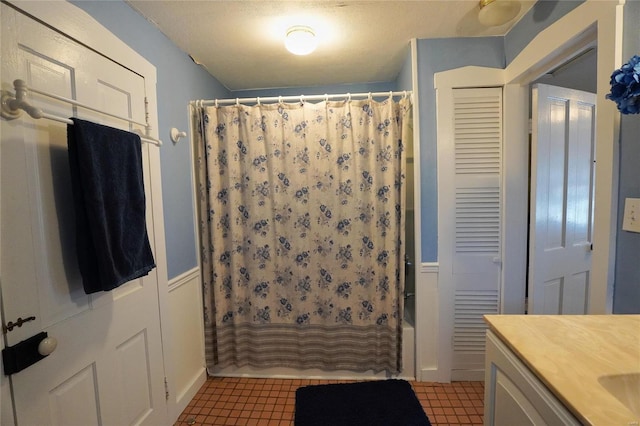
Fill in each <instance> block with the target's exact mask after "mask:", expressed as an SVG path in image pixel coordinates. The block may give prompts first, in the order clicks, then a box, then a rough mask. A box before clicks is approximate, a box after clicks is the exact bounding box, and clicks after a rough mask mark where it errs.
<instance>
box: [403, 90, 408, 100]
mask: <svg viewBox="0 0 640 426" xmlns="http://www.w3.org/2000/svg"><path fill="white" fill-rule="evenodd" d="M402 99H407V91H406V90H405V91H404V92H402Z"/></svg>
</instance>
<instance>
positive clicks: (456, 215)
mask: <svg viewBox="0 0 640 426" xmlns="http://www.w3.org/2000/svg"><path fill="white" fill-rule="evenodd" d="M450 93H451V95H450V97H449V96H443V97H439V98H438V99H439V103H438V114H439V118H438V120H439V123H441V124H439V127H438V180H439V182H440V183H439V184H438V185H439V188H440V189H439V190H438V204H439V207H438V209H439V243H438V251H439V253H440V255H439V260H440V278H439V280H440V282H441V283H442V290H441V291H442V292H443V293H444V292H448V293H449V294H450V295H451V297H450V301H449V303H451V301H452V302H453V309H452V311H449V310H448V309H449V308H447V307H446V306H443V307H442V312H443V313H445V312H446V317H442V316H441V318H442V322H443V325H442V326H443V327H446V326H449V327H450V333H451V345H452V348H451V352H450V355H445V354H443V355H442V357H443V358H444V357H450V358H451V380H470V379H473V380H481V379H482V377H483V375H484V373H483V370H484V341H485V330H486V325H485V323H484V321H483V315H485V314H497V313H498V310H499V306H500V277H501V260H500V259H501V244H500V242H501V227H502V225H501V220H502V213H501V211H502V208H501V199H502V195H501V192H502V182H501V179H502V89H501V88H499V87H492V88H478V89H466V88H465V89H452V90H451V92H450ZM449 312H450V313H449Z"/></svg>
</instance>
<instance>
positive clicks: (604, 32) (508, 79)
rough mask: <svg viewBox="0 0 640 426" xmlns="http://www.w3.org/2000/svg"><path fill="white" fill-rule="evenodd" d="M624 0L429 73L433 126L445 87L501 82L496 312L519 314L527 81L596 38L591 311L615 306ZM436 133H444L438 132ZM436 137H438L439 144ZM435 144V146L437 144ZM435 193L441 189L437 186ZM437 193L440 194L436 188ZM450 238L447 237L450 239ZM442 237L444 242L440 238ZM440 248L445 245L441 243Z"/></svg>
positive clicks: (444, 358) (445, 361)
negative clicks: (617, 81)
mask: <svg viewBox="0 0 640 426" xmlns="http://www.w3.org/2000/svg"><path fill="white" fill-rule="evenodd" d="M623 9H624V0H616V1H606V2H605V1H594V0H587V1H585V2H584V3H582V4H581V5H579V6H578V7H576V8H575V9H573V10H572V11H571V12H569V13H567V14H566V15H565V16H563V17H562V18H560V19H558V20H557V21H556V22H554V23H553V24H551V25H550V26H549V27H548V28H546V29H545V30H543V31H541V32H540V33H539V34H538V35H537V36H536V37H535V38H534V39H533V40H532V41H531V42H529V44H528V45H527V46H525V47H524V48H523V49H522V51H521V52H520V53H519V54H518V56H517V57H516V58H515V59H514V60H513V61H512V62H511V63H510V64H509V65H508V66H507V67H506V68H505V69H490V68H484V67H474V66H468V67H462V68H458V69H454V70H449V71H443V72H440V73H436V74H435V75H434V87H435V88H436V89H437V91H438V94H437V107H436V111H437V114H438V117H437V119H436V121H437V124H438V126H439V125H440V123H441V121H443V120H445V119H446V117H443V116H441V112H442V106H443V102H444V103H445V106H446V102H450V100H447V99H446V96H447V95H446V92H449V97H450V90H448V89H452V88H462V87H486V86H488V85H489V86H490V85H503V98H504V104H503V105H504V106H503V111H504V114H503V135H504V144H503V182H502V183H503V218H502V229H503V233H502V241H501V243H502V274H501V294H500V313H502V314H524V300H525V282H526V276H527V267H526V266H527V246H528V232H529V226H528V215H529V206H528V199H527V195H528V192H529V188H528V184H529V183H528V173H527V172H528V170H529V152H528V143H529V142H528V141H529V97H530V94H529V84H530V83H531V82H533V81H534V80H536V79H537V78H539V77H540V76H541V75H543V74H545V73H546V72H547V71H549V70H551V69H553V68H555V67H557V66H558V65H560V64H562V63H564V62H566V61H567V60H568V59H570V58H572V57H575V56H576V54H577V53H579V52H582V51H584V50H586V49H588V48H590V47H592V46H593V45H597V46H598V47H599V48H598V58H597V75H598V76H599V78H598V82H597V93H596V96H597V100H596V109H597V113H596V114H597V116H596V134H595V139H596V150H597V153H596V156H597V160H598V161H597V163H596V168H595V174H596V185H595V197H594V230H593V244H594V249H593V262H592V269H591V271H592V272H591V283H592V286H591V288H590V304H589V307H588V313H589V314H608V313H611V312H612V307H613V282H614V281H613V278H614V269H615V238H616V218H617V198H616V195H617V192H618V191H617V187H618V160H617V159H618V143H617V142H618V140H619V125H620V115H619V113H618V112H617V110H616V107H615V104H614V103H613V102H611V101H609V100H607V99H606V98H605V96H606V95H607V94H608V93H609V90H610V87H609V75H610V74H611V73H612V72H613V70H615V69H616V68H618V67H619V66H620V65H621V63H622V30H623V26H622V24H623V19H622V18H623ZM437 137H438V140H441V138H443V137H444V135H441V134H440V133H439V132H438V136H437ZM440 146H441V143H438V147H439V148H440ZM438 151H440V149H439V150H438ZM440 185H441V184H439V188H438V194H441V193H442V192H443V191H444V190H445V189H443V188H441V187H440ZM439 196H440V195H439ZM450 222H451V217H450V215H449V213H448V212H439V214H438V234H439V235H440V238H439V248H438V256H439V263H440V265H441V266H442V265H443V263H444V264H446V262H447V259H446V256H450V253H449V252H447V251H443V250H442V249H441V247H442V246H441V244H442V243H443V242H444V241H443V240H444V236H447V238H448V239H450V238H451V237H449V236H448V235H449V234H445V233H443V232H442V230H443V229H448V228H447V226H449V227H450V226H451V225H450ZM449 244H450V242H449ZM445 245H446V244H445ZM445 248H446V247H445ZM444 272H445V271H444V270H443V269H442V268H441V269H440V274H439V278H438V306H439V309H438V310H439V318H438V325H437V327H438V339H437V345H438V349H437V352H438V362H437V365H438V367H437V374H436V376H437V378H438V381H442V382H448V381H450V380H451V356H452V343H451V338H452V330H451V318H452V314H453V289H452V288H451V286H450V285H448V284H449V283H450V279H447V277H446V276H445V274H444Z"/></svg>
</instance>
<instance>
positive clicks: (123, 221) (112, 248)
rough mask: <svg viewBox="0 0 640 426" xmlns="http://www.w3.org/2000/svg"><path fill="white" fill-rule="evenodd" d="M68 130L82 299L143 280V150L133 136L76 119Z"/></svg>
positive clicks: (146, 250) (147, 262)
mask: <svg viewBox="0 0 640 426" xmlns="http://www.w3.org/2000/svg"><path fill="white" fill-rule="evenodd" d="M72 120H73V123H74V124H73V125H68V126H67V143H68V147H69V167H70V169H71V186H72V190H73V199H74V205H75V213H76V246H77V247H76V249H77V253H78V263H79V266H80V273H81V275H82V283H83V286H84V291H85V293H87V294H90V293H96V292H99V291H109V290H112V289H114V288H116V287H118V286H120V285H122V284H124V283H126V282H127V281H131V280H133V279H136V278H139V277H142V276H144V275H147V274H148V273H149V271H151V270H152V269H153V268H155V266H156V265H155V261H154V259H153V253H152V252H151V246H150V245H149V237H148V235H147V226H146V222H145V194H144V183H143V180H142V149H141V145H140V137H139V136H138V135H136V134H135V133H131V132H127V131H124V130H120V129H114V128H112V127H107V126H103V125H100V124H96V123H92V122H89V121H85V120H80V119H77V118H72Z"/></svg>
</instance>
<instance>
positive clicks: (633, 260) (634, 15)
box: [612, 1, 640, 314]
mask: <svg viewBox="0 0 640 426" xmlns="http://www.w3.org/2000/svg"><path fill="white" fill-rule="evenodd" d="M639 22H640V1H627V3H626V4H625V7H624V39H623V52H624V53H623V60H624V61H625V62H626V61H627V60H628V59H629V58H631V57H632V56H633V55H640V31H639V30H638V23H639ZM612 71H613V70H612ZM639 135H640V115H623V116H622V120H621V123H620V187H619V199H618V234H617V244H616V275H615V285H614V293H613V312H614V313H617V314H640V266H639V265H638V260H639V259H640V255H639V253H640V234H637V233H632V232H627V231H623V230H622V216H623V213H624V200H625V198H627V197H631V198H640V169H638V164H640V136H639Z"/></svg>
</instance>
